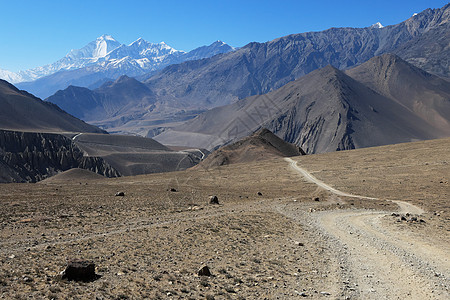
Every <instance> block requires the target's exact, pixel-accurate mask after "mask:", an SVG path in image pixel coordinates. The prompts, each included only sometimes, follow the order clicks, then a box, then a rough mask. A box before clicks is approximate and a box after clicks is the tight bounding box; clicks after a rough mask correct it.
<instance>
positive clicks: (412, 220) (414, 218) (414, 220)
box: [409, 217, 417, 222]
mask: <svg viewBox="0 0 450 300" xmlns="http://www.w3.org/2000/svg"><path fill="white" fill-rule="evenodd" d="M409 220H410V221H411V222H417V218H416V217H411V219H409Z"/></svg>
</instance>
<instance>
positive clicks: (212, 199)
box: [209, 196, 219, 204]
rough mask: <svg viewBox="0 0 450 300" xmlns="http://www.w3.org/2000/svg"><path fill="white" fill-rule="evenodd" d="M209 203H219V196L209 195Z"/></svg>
mask: <svg viewBox="0 0 450 300" xmlns="http://www.w3.org/2000/svg"><path fill="white" fill-rule="evenodd" d="M209 204H219V198H217V196H211V197H209Z"/></svg>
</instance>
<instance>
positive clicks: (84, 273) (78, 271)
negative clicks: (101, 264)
mask: <svg viewBox="0 0 450 300" xmlns="http://www.w3.org/2000/svg"><path fill="white" fill-rule="evenodd" d="M98 277H99V276H98V275H97V274H95V264H94V263H93V262H91V261H87V260H71V261H69V262H68V264H67V267H66V269H65V270H64V271H63V272H62V273H61V279H67V280H69V281H70V280H74V281H85V282H87V281H93V280H95V279H97V278H98Z"/></svg>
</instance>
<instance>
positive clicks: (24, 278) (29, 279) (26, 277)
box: [22, 275, 33, 282]
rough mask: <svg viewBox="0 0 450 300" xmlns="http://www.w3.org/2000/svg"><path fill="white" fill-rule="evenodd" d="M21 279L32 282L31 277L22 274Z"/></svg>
mask: <svg viewBox="0 0 450 300" xmlns="http://www.w3.org/2000/svg"><path fill="white" fill-rule="evenodd" d="M22 281H23V282H33V279H32V278H30V277H28V276H25V275H24V276H22Z"/></svg>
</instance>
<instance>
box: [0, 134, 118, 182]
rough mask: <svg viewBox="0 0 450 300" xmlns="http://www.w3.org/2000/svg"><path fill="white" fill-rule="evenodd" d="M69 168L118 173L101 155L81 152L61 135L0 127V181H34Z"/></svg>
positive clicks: (109, 175)
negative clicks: (84, 154) (88, 154)
mask: <svg viewBox="0 0 450 300" xmlns="http://www.w3.org/2000/svg"><path fill="white" fill-rule="evenodd" d="M71 168H82V169H87V170H90V171H93V172H95V173H98V174H100V175H104V176H107V177H118V176H120V174H119V172H118V171H116V170H115V169H114V168H112V167H111V166H110V165H109V164H107V163H106V162H105V161H104V160H103V159H102V158H99V157H85V156H83V151H82V150H80V149H79V148H78V147H77V146H76V145H75V144H74V143H73V142H72V140H70V139H69V138H67V137H65V136H63V135H60V134H50V133H34V132H18V131H6V130H0V182H37V181H40V180H42V179H45V178H47V177H50V176H52V175H55V174H56V173H58V172H61V171H66V170H68V169H71Z"/></svg>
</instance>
